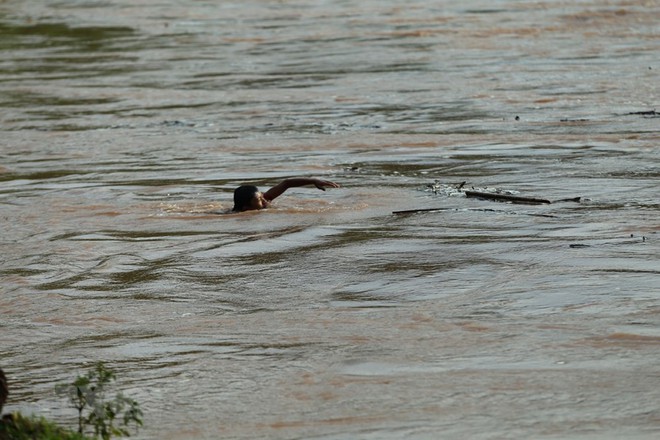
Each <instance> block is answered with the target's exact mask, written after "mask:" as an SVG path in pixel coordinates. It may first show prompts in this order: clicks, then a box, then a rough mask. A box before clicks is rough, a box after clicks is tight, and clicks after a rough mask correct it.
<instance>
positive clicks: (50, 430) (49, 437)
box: [0, 412, 92, 440]
mask: <svg viewBox="0 0 660 440" xmlns="http://www.w3.org/2000/svg"><path fill="white" fill-rule="evenodd" d="M0 440H92V439H91V438H90V437H85V436H84V435H82V434H80V433H78V432H73V431H69V430H68V429H64V428H62V427H60V426H57V425H56V424H55V423H53V422H51V421H49V420H46V419H45V418H43V417H39V418H38V417H25V416H24V415H22V414H21V413H18V412H16V413H13V414H12V415H11V416H5V418H4V419H3V420H2V421H0Z"/></svg>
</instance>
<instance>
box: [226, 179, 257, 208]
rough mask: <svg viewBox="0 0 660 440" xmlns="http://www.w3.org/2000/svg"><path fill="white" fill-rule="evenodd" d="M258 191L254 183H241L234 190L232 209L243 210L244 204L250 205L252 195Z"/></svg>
mask: <svg viewBox="0 0 660 440" xmlns="http://www.w3.org/2000/svg"><path fill="white" fill-rule="evenodd" d="M258 192H259V188H257V187H256V186H254V185H241V186H239V187H238V188H236V189H235V190H234V209H233V210H232V211H244V210H245V207H246V206H250V203H252V199H253V198H254V195H255V194H256V193H258Z"/></svg>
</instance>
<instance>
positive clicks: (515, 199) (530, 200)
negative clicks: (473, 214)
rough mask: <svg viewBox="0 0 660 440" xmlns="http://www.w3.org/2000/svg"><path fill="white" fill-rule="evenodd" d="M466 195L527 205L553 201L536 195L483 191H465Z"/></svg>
mask: <svg viewBox="0 0 660 440" xmlns="http://www.w3.org/2000/svg"><path fill="white" fill-rule="evenodd" d="M465 196H466V197H477V198H480V199H487V200H497V201H502V202H511V203H522V204H526V205H544V204H547V205H549V204H550V203H552V202H551V201H550V200H546V199H539V198H536V197H523V196H512V195H509V194H496V193H487V192H481V191H465Z"/></svg>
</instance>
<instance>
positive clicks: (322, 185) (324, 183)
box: [314, 179, 339, 191]
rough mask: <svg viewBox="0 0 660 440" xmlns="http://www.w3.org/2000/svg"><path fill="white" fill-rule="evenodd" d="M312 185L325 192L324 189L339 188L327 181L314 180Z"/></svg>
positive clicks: (337, 185)
mask: <svg viewBox="0 0 660 440" xmlns="http://www.w3.org/2000/svg"><path fill="white" fill-rule="evenodd" d="M314 185H315V186H316V187H317V188H318V189H320V190H321V191H325V188H326V187H327V188H339V184H337V183H335V182H330V181H329V180H323V179H314Z"/></svg>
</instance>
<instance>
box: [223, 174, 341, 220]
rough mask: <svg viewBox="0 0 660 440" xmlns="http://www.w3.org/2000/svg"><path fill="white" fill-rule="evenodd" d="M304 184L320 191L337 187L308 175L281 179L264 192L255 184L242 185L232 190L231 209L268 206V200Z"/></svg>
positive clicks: (253, 208) (239, 209)
mask: <svg viewBox="0 0 660 440" xmlns="http://www.w3.org/2000/svg"><path fill="white" fill-rule="evenodd" d="M306 185H314V186H316V187H317V188H318V189H320V190H321V191H325V189H326V188H339V185H337V184H336V183H334V182H330V181H329V180H322V179H314V178H310V177H296V178H292V179H286V180H283V181H282V182H280V183H278V184H277V185H275V186H274V187H272V188H271V189H269V190H268V191H266V192H265V193H262V192H261V191H259V188H257V187H256V186H253V185H242V186H239V187H238V188H236V189H235V190H234V209H232V211H234V212H241V211H252V210H255V209H265V208H268V207H269V206H270V202H272V201H273V200H275V199H276V198H277V197H279V196H281V195H282V194H283V193H284V191H286V190H287V189H289V188H296V187H299V186H306Z"/></svg>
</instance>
